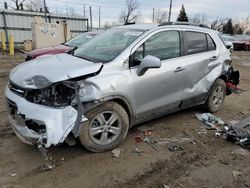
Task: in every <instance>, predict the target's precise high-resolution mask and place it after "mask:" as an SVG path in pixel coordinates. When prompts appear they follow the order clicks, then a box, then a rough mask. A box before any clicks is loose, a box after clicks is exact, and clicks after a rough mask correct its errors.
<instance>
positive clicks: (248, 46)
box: [233, 35, 250, 51]
mask: <svg viewBox="0 0 250 188" xmlns="http://www.w3.org/2000/svg"><path fill="white" fill-rule="evenodd" d="M233 44H234V50H235V51H238V50H245V51H248V50H250V37H249V36H246V35H239V36H235V41H233Z"/></svg>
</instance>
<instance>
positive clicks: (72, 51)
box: [67, 47, 78, 55]
mask: <svg viewBox="0 0 250 188" xmlns="http://www.w3.org/2000/svg"><path fill="white" fill-rule="evenodd" d="M77 49H78V47H74V48H73V49H72V50H70V51H68V52H67V54H70V55H74V52H75V50H77Z"/></svg>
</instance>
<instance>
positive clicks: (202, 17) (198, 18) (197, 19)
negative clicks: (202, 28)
mask: <svg viewBox="0 0 250 188" xmlns="http://www.w3.org/2000/svg"><path fill="white" fill-rule="evenodd" d="M189 20H190V22H192V23H194V24H203V25H207V24H208V19H207V15H206V14H204V13H199V14H195V15H194V17H191V18H190V19H189Z"/></svg>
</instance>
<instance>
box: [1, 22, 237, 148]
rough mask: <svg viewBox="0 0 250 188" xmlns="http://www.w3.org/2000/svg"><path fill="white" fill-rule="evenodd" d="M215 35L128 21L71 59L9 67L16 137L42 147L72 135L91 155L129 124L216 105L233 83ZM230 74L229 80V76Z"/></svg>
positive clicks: (51, 58) (226, 54) (39, 60)
mask: <svg viewBox="0 0 250 188" xmlns="http://www.w3.org/2000/svg"><path fill="white" fill-rule="evenodd" d="M230 64H231V57H230V52H229V51H228V50H227V48H226V47H225V45H224V43H223V42H222V40H221V39H220V36H219V33H218V32H216V31H214V30H211V29H206V28H202V27H194V26H188V25H173V24H172V25H171V24H161V25H152V24H135V25H127V26H121V27H117V28H114V29H110V30H108V31H106V32H104V33H102V34H100V35H99V36H97V37H96V38H94V39H92V40H91V41H89V42H88V43H86V44H85V45H83V46H81V47H80V48H78V49H77V50H75V51H74V53H73V54H66V53H64V54H58V55H46V56H41V57H39V58H37V59H35V60H31V61H28V62H25V63H23V64H20V65H19V66H17V67H15V68H14V69H13V70H12V71H11V73H10V76H9V80H10V81H9V83H8V86H7V87H6V90H5V95H6V104H7V107H8V110H9V120H10V122H11V125H12V127H13V130H14V132H15V133H16V135H17V136H18V137H19V138H20V139H21V140H22V141H23V142H26V143H29V144H38V145H43V146H45V147H46V148H48V147H50V146H51V145H57V144H59V143H62V142H64V141H65V139H66V138H67V137H68V136H69V135H71V136H72V135H73V136H74V137H75V138H79V140H80V142H81V143H82V145H83V146H85V147H86V148H87V149H88V150H90V151H93V152H102V151H107V150H110V149H113V148H115V147H117V146H118V145H119V144H120V143H121V142H122V141H123V140H124V139H125V137H126V135H127V133H128V129H129V128H130V127H131V126H134V125H136V124H139V123H142V122H145V121H148V120H151V119H154V118H157V117H160V116H163V115H166V114H169V113H172V112H175V111H178V110H181V109H185V108H188V107H191V106H195V105H201V104H204V105H205V106H206V107H207V109H208V110H210V111H211V112H216V111H217V110H218V109H219V108H220V107H221V105H222V103H223V101H224V98H225V95H226V94H227V92H228V93H230V92H229V91H227V87H226V82H229V81H230V79H231V82H233V83H234V84H238V81H239V78H235V77H237V76H232V75H234V73H235V72H234V71H232V68H231V65H230ZM233 77H234V78H233Z"/></svg>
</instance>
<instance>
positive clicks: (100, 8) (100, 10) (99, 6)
mask: <svg viewBox="0 0 250 188" xmlns="http://www.w3.org/2000/svg"><path fill="white" fill-rule="evenodd" d="M100 28H101V7H100V6H99V29H100Z"/></svg>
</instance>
